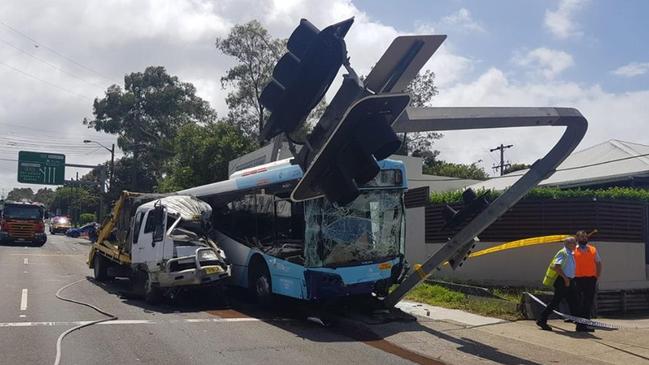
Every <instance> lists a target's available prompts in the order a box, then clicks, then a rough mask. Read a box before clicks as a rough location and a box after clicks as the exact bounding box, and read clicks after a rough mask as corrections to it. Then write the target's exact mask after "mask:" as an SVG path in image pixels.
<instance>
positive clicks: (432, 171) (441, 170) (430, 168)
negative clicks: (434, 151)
mask: <svg viewBox="0 0 649 365" xmlns="http://www.w3.org/2000/svg"><path fill="white" fill-rule="evenodd" d="M423 172H424V174H429V175H438V176H450V177H457V178H460V179H473V180H486V179H488V178H489V175H487V173H486V172H485V170H484V169H483V168H482V167H480V166H478V165H476V164H475V163H472V164H470V165H467V164H457V163H452V162H446V161H434V162H432V163H429V164H425V165H424V168H423Z"/></svg>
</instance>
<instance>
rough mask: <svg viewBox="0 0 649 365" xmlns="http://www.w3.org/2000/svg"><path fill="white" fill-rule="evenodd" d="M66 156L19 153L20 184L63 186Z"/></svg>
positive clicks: (29, 152) (28, 152)
mask: <svg viewBox="0 0 649 365" xmlns="http://www.w3.org/2000/svg"><path fill="white" fill-rule="evenodd" d="M64 180H65V155H62V154H59V153H47V152H31V151H20V152H18V182H20V183H24V184H43V185H63V182H64Z"/></svg>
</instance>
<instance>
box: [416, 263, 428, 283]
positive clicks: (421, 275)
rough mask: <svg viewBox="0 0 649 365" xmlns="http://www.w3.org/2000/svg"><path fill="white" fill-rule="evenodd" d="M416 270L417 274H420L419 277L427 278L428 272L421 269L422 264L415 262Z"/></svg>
mask: <svg viewBox="0 0 649 365" xmlns="http://www.w3.org/2000/svg"><path fill="white" fill-rule="evenodd" d="M414 270H415V272H416V273H417V275H419V278H420V279H421V280H424V279H426V276H427V275H426V273H425V272H424V271H423V270H422V269H421V265H420V264H415V267H414Z"/></svg>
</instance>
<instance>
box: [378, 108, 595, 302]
mask: <svg viewBox="0 0 649 365" xmlns="http://www.w3.org/2000/svg"><path fill="white" fill-rule="evenodd" d="M535 126H553V127H556V126H565V127H566V129H565V131H564V133H563V135H562V136H561V138H560V139H559V141H558V142H557V144H556V145H555V146H554V147H553V148H552V149H551V150H550V152H548V153H547V154H546V155H545V156H544V157H543V158H542V159H540V160H537V161H536V162H535V163H534V164H533V165H532V166H531V168H530V169H529V170H528V172H527V173H526V174H525V175H523V176H522V177H521V178H520V179H519V180H518V181H516V183H514V184H513V185H512V186H511V187H510V188H509V189H507V190H505V192H504V193H503V194H502V195H501V196H500V197H498V198H497V199H496V200H494V201H493V203H491V204H490V205H489V206H488V207H487V208H485V209H484V210H483V211H482V212H481V213H480V214H478V216H476V218H474V219H473V220H472V221H471V222H469V224H467V225H466V226H465V227H464V228H462V229H461V230H460V231H459V232H458V233H457V234H455V236H453V238H451V239H450V240H449V241H448V242H446V243H445V244H444V246H442V247H441V248H440V249H439V250H438V251H437V252H435V253H434V254H433V255H432V256H431V257H429V258H428V259H427V260H426V261H425V262H424V263H423V264H422V265H421V267H420V268H419V269H418V270H416V271H414V272H411V273H410V275H408V276H407V277H406V279H405V280H404V281H403V282H402V283H401V285H399V286H398V287H397V288H396V289H395V290H394V291H392V292H391V293H390V294H389V295H388V296H387V297H386V298H385V299H384V301H383V304H384V306H385V307H388V308H389V307H393V306H394V305H395V304H397V303H398V302H399V301H400V300H401V298H403V297H404V296H405V295H406V294H407V293H408V292H409V291H410V290H411V289H412V288H413V287H415V286H416V285H417V284H419V283H420V282H421V281H423V280H424V279H425V278H426V276H428V274H430V272H431V271H433V270H434V269H435V268H437V267H438V266H440V265H441V264H443V263H444V262H446V261H447V260H448V259H449V258H451V257H453V256H454V255H456V254H457V253H458V252H461V251H462V250H463V249H465V248H466V246H467V245H471V244H473V241H474V238H475V237H476V236H478V235H479V234H480V233H481V232H482V231H483V230H485V229H486V228H487V227H489V226H490V225H491V224H492V223H493V222H495V221H496V220H497V219H498V218H499V217H500V216H502V215H503V214H504V213H505V212H506V211H507V210H509V208H511V207H512V206H513V205H514V204H516V203H517V202H518V201H519V200H520V199H521V198H522V197H523V196H525V194H527V192H528V191H529V190H530V189H532V188H533V187H535V186H536V185H538V183H539V182H541V180H543V179H546V178H548V177H549V176H550V175H552V173H554V171H555V169H556V168H557V166H558V165H559V164H560V163H561V162H563V160H565V158H566V157H568V156H569V155H570V153H572V151H573V150H574V149H575V148H576V147H577V145H578V144H579V142H581V140H582V138H583V137H584V135H585V134H586V129H587V128H588V122H587V121H586V118H584V116H583V115H581V113H580V112H579V111H578V110H576V109H572V108H480V107H478V108H409V109H407V110H406V112H405V113H403V114H402V115H401V118H400V119H399V120H398V121H397V122H395V123H394V125H393V128H394V130H395V132H397V133H398V132H402V133H403V132H429V131H431V132H432V131H448V130H463V129H484V128H509V127H535Z"/></svg>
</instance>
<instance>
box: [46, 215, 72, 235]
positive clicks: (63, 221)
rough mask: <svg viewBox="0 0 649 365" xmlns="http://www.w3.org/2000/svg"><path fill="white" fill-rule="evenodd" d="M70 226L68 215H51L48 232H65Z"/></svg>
mask: <svg viewBox="0 0 649 365" xmlns="http://www.w3.org/2000/svg"><path fill="white" fill-rule="evenodd" d="M71 227H72V223H70V219H69V218H68V217H61V216H58V217H53V218H52V219H50V234H57V233H65V232H67V231H68V229H70V228H71Z"/></svg>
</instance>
